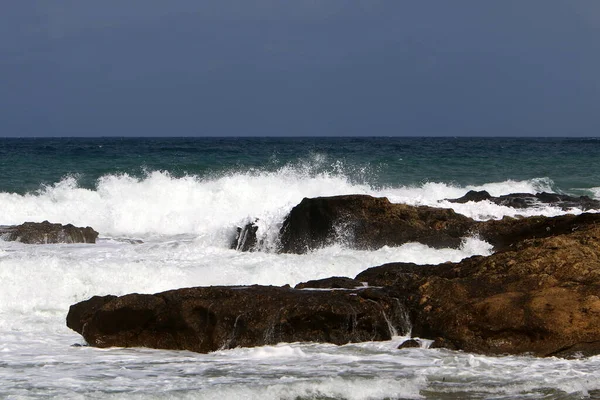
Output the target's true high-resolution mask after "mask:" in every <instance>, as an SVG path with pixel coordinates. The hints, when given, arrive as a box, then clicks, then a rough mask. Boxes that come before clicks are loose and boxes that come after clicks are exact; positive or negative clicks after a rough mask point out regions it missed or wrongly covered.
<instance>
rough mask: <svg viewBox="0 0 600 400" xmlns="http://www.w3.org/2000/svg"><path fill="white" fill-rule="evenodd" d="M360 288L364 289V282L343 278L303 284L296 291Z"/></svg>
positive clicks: (318, 280) (335, 277)
mask: <svg viewBox="0 0 600 400" xmlns="http://www.w3.org/2000/svg"><path fill="white" fill-rule="evenodd" d="M360 287H364V285H363V283H362V282H360V281H357V280H356V279H351V278H346V277H343V276H333V277H331V278H325V279H317V280H313V281H308V282H302V283H299V284H297V285H296V286H295V288H296V289H356V288H360Z"/></svg>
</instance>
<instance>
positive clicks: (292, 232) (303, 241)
mask: <svg viewBox="0 0 600 400" xmlns="http://www.w3.org/2000/svg"><path fill="white" fill-rule="evenodd" d="M473 224H474V221H473V220H472V219H470V218H468V217H465V216H463V215H460V214H457V213H455V212H454V211H453V210H451V209H442V208H433V207H414V206H408V205H405V204H392V203H390V201H389V200H388V199H387V198H385V197H382V198H376V197H371V196H366V195H348V196H334V197H318V198H314V199H308V198H305V199H303V200H302V202H301V203H300V204H298V205H297V206H296V207H294V208H293V209H292V211H291V212H290V213H289V215H288V216H287V217H286V219H285V221H284V222H283V226H282V228H281V251H283V252H284V253H305V252H306V251H310V250H312V249H316V248H319V247H323V246H327V245H330V244H332V243H335V242H345V243H346V244H348V245H349V246H350V247H353V248H356V249H377V248H380V247H383V246H397V245H401V244H404V243H407V242H415V241H416V242H420V243H423V244H426V245H429V246H432V247H436V248H442V247H458V246H459V245H460V243H461V238H462V237H463V236H465V234H466V233H467V232H468V231H469V229H470V228H471V227H472V226H473Z"/></svg>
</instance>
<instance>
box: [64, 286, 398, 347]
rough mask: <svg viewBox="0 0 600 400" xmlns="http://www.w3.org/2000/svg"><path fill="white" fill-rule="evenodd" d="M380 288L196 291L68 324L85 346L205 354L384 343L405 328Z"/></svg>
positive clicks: (113, 300) (84, 314)
mask: <svg viewBox="0 0 600 400" xmlns="http://www.w3.org/2000/svg"><path fill="white" fill-rule="evenodd" d="M401 311H402V307H401V305H400V304H399V303H398V301H397V300H396V299H395V298H393V297H392V296H391V295H390V293H389V292H388V291H386V290H383V289H365V290H357V291H322V290H317V291H311V290H296V289H291V288H284V287H272V286H247V287H197V288H186V289H178V290H172V291H168V292H163V293H158V294H155V295H150V294H129V295H125V296H121V297H115V296H105V297H93V298H91V299H90V300H87V301H84V302H81V303H78V304H75V305H73V306H71V308H70V310H69V314H68V315H67V325H68V326H69V327H70V328H71V329H73V330H75V331H77V332H79V333H80V334H81V335H83V337H84V338H85V340H86V341H87V342H88V343H89V344H90V345H92V346H97V347H110V346H123V347H137V346H142V347H152V348H159V349H185V350H191V351H196V352H203V353H204V352H210V351H215V350H219V349H228V348H233V347H238V346H243V347H252V346H262V345H268V344H275V343H279V342H297V341H314V342H324V343H334V344H345V343H349V342H362V341H377V340H388V339H390V338H391V331H392V330H393V329H397V330H398V331H400V332H401V333H402V332H403V330H404V331H405V330H406V329H407V325H406V320H405V314H404V313H402V312H401Z"/></svg>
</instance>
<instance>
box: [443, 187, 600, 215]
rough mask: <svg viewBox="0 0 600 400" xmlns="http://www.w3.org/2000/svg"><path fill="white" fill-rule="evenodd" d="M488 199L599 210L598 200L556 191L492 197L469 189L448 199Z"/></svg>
mask: <svg viewBox="0 0 600 400" xmlns="http://www.w3.org/2000/svg"><path fill="white" fill-rule="evenodd" d="M484 200H488V201H491V202H492V203H495V204H498V205H501V206H506V207H512V208H518V209H523V208H529V207H535V206H539V205H540V204H547V205H551V206H554V207H560V208H561V209H563V210H568V209H571V208H578V209H580V210H583V211H586V210H600V201H598V200H594V199H591V198H589V197H588V196H580V197H575V196H568V195H564V194H557V193H547V192H541V193H536V194H531V193H511V194H507V195H503V196H498V197H493V196H491V195H490V194H489V193H488V192H486V191H485V190H483V191H480V192H477V191H473V190H471V191H469V192H467V194H466V195H464V196H463V197H460V198H458V199H448V201H449V202H452V203H466V202H468V201H474V202H478V201H484Z"/></svg>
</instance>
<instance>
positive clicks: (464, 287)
mask: <svg viewBox="0 0 600 400" xmlns="http://www.w3.org/2000/svg"><path fill="white" fill-rule="evenodd" d="M356 280H358V281H364V282H368V283H369V285H378V286H385V287H388V288H390V289H391V290H392V291H394V292H396V293H398V294H401V293H404V294H405V296H404V297H403V300H404V301H405V302H406V306H407V308H408V309H409V310H410V315H411V322H412V326H413V328H412V334H413V335H415V336H418V337H422V338H427V339H435V342H434V346H437V347H446V348H450V349H459V350H464V351H469V352H475V353H484V354H522V353H531V354H534V355H536V356H563V357H573V356H578V355H583V356H588V355H595V354H600V297H599V296H600V225H599V226H591V227H588V228H587V229H583V230H581V231H577V232H575V233H571V234H565V235H558V236H554V237H549V238H544V239H528V240H525V241H523V242H521V243H520V245H519V249H518V250H516V251H504V252H501V253H497V254H493V255H491V256H488V257H481V256H476V257H471V258H468V259H465V260H463V261H461V262H459V263H446V264H440V265H435V266H432V265H428V266H423V265H415V264H403V263H393V264H386V265H383V266H380V267H374V268H370V269H368V270H366V271H364V272H362V273H360V274H359V275H358V276H357V277H356Z"/></svg>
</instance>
